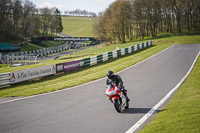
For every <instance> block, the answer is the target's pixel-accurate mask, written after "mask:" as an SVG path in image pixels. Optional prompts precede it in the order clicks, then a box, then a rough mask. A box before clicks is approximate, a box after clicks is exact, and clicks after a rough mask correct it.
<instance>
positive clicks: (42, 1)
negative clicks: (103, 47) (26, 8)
mask: <svg viewBox="0 0 200 133" xmlns="http://www.w3.org/2000/svg"><path fill="white" fill-rule="evenodd" d="M30 1H32V2H33V3H34V4H35V5H36V6H37V7H39V8H42V7H49V8H52V7H57V8H58V9H59V10H60V11H62V12H64V11H65V10H67V11H73V10H76V9H80V10H87V11H90V12H95V13H97V14H98V13H99V12H102V11H105V10H106V8H108V6H109V5H110V4H111V3H112V2H114V1H115V0H30Z"/></svg>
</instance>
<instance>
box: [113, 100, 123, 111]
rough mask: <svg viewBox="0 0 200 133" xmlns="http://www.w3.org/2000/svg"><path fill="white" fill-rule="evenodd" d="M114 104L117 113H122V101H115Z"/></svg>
mask: <svg viewBox="0 0 200 133" xmlns="http://www.w3.org/2000/svg"><path fill="white" fill-rule="evenodd" d="M113 104H114V107H115V109H116V111H117V112H118V113H121V112H122V110H121V106H120V101H119V99H114V100H113Z"/></svg>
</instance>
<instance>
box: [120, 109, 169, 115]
mask: <svg viewBox="0 0 200 133" xmlns="http://www.w3.org/2000/svg"><path fill="white" fill-rule="evenodd" d="M150 110H151V108H128V109H126V110H124V112H122V113H123V114H146V113H148V112H149V111H150ZM165 110H166V109H163V110H156V111H154V112H153V114H155V113H159V112H161V111H165Z"/></svg>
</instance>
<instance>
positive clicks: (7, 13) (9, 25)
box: [0, 0, 63, 43]
mask: <svg viewBox="0 0 200 133" xmlns="http://www.w3.org/2000/svg"><path fill="white" fill-rule="evenodd" d="M62 30H63V26H62V19H61V14H60V11H59V10H58V9H57V8H51V9H50V8H48V7H45V8H36V5H34V4H33V3H32V2H31V1H29V0H0V32H1V33H0V42H4V41H6V42H7V41H8V40H10V41H14V42H19V43H20V42H24V41H26V40H27V39H28V38H30V37H35V36H47V35H48V34H49V33H51V34H53V32H56V33H57V32H61V31H62Z"/></svg>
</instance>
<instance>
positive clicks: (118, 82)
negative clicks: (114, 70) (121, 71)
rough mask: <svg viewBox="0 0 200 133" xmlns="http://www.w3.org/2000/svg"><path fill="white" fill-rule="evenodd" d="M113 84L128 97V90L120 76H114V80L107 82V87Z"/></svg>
mask: <svg viewBox="0 0 200 133" xmlns="http://www.w3.org/2000/svg"><path fill="white" fill-rule="evenodd" d="M109 84H113V85H116V86H117V87H118V88H119V89H120V90H121V91H122V92H123V93H124V95H125V96H126V97H127V90H126V89H125V88H124V86H123V81H122V79H121V77H120V76H119V75H113V77H112V79H109V78H108V79H107V80H106V85H109Z"/></svg>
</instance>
